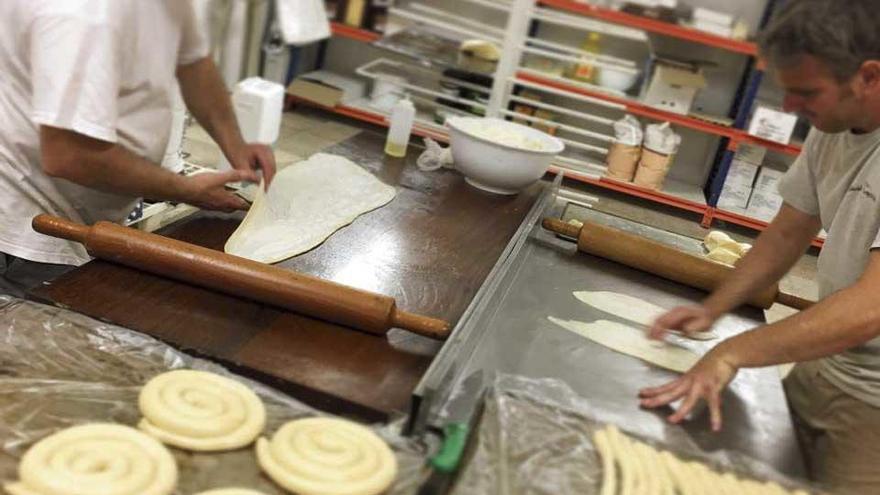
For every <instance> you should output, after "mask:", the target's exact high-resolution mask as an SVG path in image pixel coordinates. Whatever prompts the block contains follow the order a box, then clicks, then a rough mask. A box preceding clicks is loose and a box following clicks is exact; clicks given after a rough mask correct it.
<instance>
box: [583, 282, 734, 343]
mask: <svg viewBox="0 0 880 495" xmlns="http://www.w3.org/2000/svg"><path fill="white" fill-rule="evenodd" d="M573 295H574V297H575V298H577V300H578V301H580V302H582V303H584V304H586V305H588V306H591V307H594V308H596V309H598V310H599V311H604V312H605V313H608V314H612V315H614V316H619V317H620V318H623V319H625V320H629V321H631V322H633V323H638V324H639V325H644V326H649V325H651V324H652V323H654V321H655V320H656V319H657V318H659V317H660V316H661V315H662V314H663V313H666V311H667V310H666V309H665V308H661V307H660V306H657V305H656V304H653V303H650V302H648V301H644V300H642V299H638V298H635V297H633V296H630V295H627V294H621V293H619V292H609V291H579V292H574V293H573ZM677 335H681V336H683V337H687V338H691V339H694V340H711V339H716V338H718V334H716V333H715V332H712V331H707V332H696V333H692V334H686V333H684V332H681V333H677Z"/></svg>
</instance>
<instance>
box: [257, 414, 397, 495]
mask: <svg viewBox="0 0 880 495" xmlns="http://www.w3.org/2000/svg"><path fill="white" fill-rule="evenodd" d="M257 460H258V461H259V464H260V467H261V468H262V469H263V471H265V472H266V474H268V475H269V477H270V478H272V479H273V480H274V481H275V482H276V483H278V484H279V485H281V486H282V487H284V488H286V489H287V490H289V491H291V492H294V493H297V494H299V495H376V494H379V493H382V492H384V491H385V490H386V489H387V488H388V487H389V486H391V483H393V482H394V479H395V478H396V477H397V459H396V458H395V457H394V453H393V452H392V451H391V449H390V448H389V447H388V444H386V443H385V441H384V440H382V439H381V438H379V436H378V435H376V434H375V433H373V432H372V431H370V430H369V429H368V428H365V427H363V426H361V425H359V424H357V423H352V422H351V421H346V420H342V419H335V418H307V419H299V420H294V421H290V422H288V423H287V424H285V425H284V426H282V427H281V429H279V430H278V432H276V433H275V436H274V437H273V438H272V440H271V442H270V441H268V440H266V439H265V438H260V439H259V440H257Z"/></svg>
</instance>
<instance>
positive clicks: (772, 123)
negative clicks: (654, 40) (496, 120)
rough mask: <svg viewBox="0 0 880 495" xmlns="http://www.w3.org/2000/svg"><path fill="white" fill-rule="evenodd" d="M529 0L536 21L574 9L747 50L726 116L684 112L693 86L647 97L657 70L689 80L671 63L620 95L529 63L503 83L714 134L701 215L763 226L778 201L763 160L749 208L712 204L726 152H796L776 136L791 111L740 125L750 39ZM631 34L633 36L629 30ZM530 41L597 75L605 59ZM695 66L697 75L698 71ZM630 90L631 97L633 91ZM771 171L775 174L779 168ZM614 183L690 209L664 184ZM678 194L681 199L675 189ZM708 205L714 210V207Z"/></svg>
mask: <svg viewBox="0 0 880 495" xmlns="http://www.w3.org/2000/svg"><path fill="white" fill-rule="evenodd" d="M537 3H538V4H539V5H540V6H541V7H538V8H535V9H534V10H533V13H532V17H533V19H534V20H536V21H539V22H544V21H545V19H548V18H549V17H551V15H550V12H552V11H566V12H570V13H576V14H580V15H583V16H585V17H589V18H590V19H594V20H595V19H599V20H602V21H607V22H611V23H616V24H619V25H622V26H626V27H630V28H638V29H643V30H645V31H648V32H652V33H659V34H662V35H665V36H671V37H674V38H678V39H682V40H687V41H692V42H695V43H700V44H703V45H707V46H711V47H716V48H722V49H725V50H729V51H732V52H735V53H738V54H743V55H749V56H750V57H749V61H748V65H747V69H746V71H747V72H746V74H744V75H743V82H742V83H741V84H742V86H744V88H741V89H740V90H738V91H739V92H742V94H739V95H738V96H737V99H736V100H734V101H735V103H734V104H733V105H732V108H731V110H730V116H729V117H714V116H710V115H704V114H702V113H696V112H693V113H692V112H690V111H689V110H688V108H689V105H690V102H692V101H693V92H692V93H691V94H686V93H683V92H678V93H677V94H676V91H670V90H667V88H662V90H661V91H660V92H659V93H661V94H662V95H663V96H662V98H660V99H658V98H656V97H655V96H652V93H653V92H654V91H653V88H652V86H653V84H654V79H657V78H658V76H662V77H664V78H666V79H668V80H670V83H671V84H670V86H682V85H685V86H686V85H690V84H689V81H690V80H694V79H692V78H690V77H689V76H688V75H687V74H685V75H684V77H685V79H684V81H686V83H685V84H682V80H683V79H682V74H681V67H674V66H673V69H672V70H678V71H679V73H678V74H662V73H661V70H663V71H666V70H667V68H666V67H663V66H660V67H658V66H656V65H653V64H646V67H645V73H649V74H650V73H652V71H653V75H652V81H651V83H650V85H649V86H648V87H647V88H645V87H644V86H643V87H642V89H641V91H625V93H624V94H621V92H620V91H619V89H621V88H609V87H607V86H609V85H608V84H596V81H590V82H584V81H577V80H575V79H576V78H573V77H571V76H570V75H569V74H564V75H563V74H552V73H548V72H550V71H544V70H536V69H535V68H534V67H527V66H522V65H521V66H520V67H518V69H517V73H516V77H515V78H514V80H512V81H511V82H512V83H514V84H518V83H521V82H522V81H527V82H530V83H532V84H538V85H541V86H545V87H552V88H554V89H555V90H557V91H561V92H565V93H569V94H571V93H573V94H577V95H580V96H583V97H586V98H589V99H591V100H593V101H596V100H602V101H605V102H607V103H611V104H615V105H618V106H620V107H622V109H623V111H625V112H626V113H628V114H632V115H636V116H639V117H643V118H647V119H649V120H654V121H665V122H670V123H672V124H674V125H675V126H678V127H681V128H686V129H691V130H694V131H698V132H702V133H707V134H711V135H714V136H718V137H720V138H722V139H721V141H720V143H719V148H718V149H719V152H718V155H719V158H718V159H717V160H716V161H715V162H714V164H713V165H712V168H711V171H710V177H709V179H710V180H709V181H708V182H707V183H706V185H705V189H706V195H705V199H706V200H707V201H706V202H705V204H706V205H707V210H706V213H707V218H708V219H709V222H711V220H712V219H719V220H720V219H728V218H729V219H730V221H733V222H734V223H738V224H741V225H746V226H749V227H753V228H763V227H764V226H766V223H765V222H764V221H765V220H767V219H769V218H770V217H771V216H772V214H773V213H775V211H777V210H778V207H779V202H780V200H779V198H778V195H776V194H775V192H774V193H772V194H771V190H772V189H773V187H774V186H773V181H772V180H771V177H773V178H775V175H774V172H776V170H774V169H773V168H771V167H763V168H762V170H761V172H760V174H759V173H758V172H756V175H755V177H753V178H754V179H755V180H756V181H757V183H756V185H755V186H754V188H753V194H752V195H753V196H754V198H751V197H747V198H746V199H747V200H748V199H753V200H752V201H751V208H747V206H748V203H747V204H745V205H742V206H741V208H739V209H735V208H734V209H733V211H727V210H724V209H719V208H720V207H719V208H716V203H717V201H718V199H719V196H720V187H722V186H723V185H724V184H725V179H726V178H727V174H728V167H729V165H730V161H731V160H732V156H733V153H734V151H735V150H736V149H737V148H738V147H747V146H754V145H757V146H760V147H762V148H763V149H765V150H770V151H772V152H775V153H780V154H784V155H788V156H797V155H798V154H799V153H800V151H801V146H800V145H798V144H792V143H789V141H788V138H789V136H790V132H788V135H787V136H782V137H781V138H780V136H779V135H778V134H786V132H785V131H782V132H779V129H785V128H786V127H788V126H789V125H790V126H791V127H793V126H794V120H795V117H794V116H791V115H785V114H782V113H781V112H774V111H772V110H769V109H763V108H759V109H758V111H757V112H756V113H755V115H754V116H753V117H752V124H753V125H752V126H750V127H749V128H748V129H746V128H745V127H746V126H745V123H746V119H745V117H748V114H749V112H750V110H751V108H752V101H753V99H754V96H755V95H754V94H748V90H749V85H750V84H759V83H760V80H761V77H762V76H763V72H762V71H761V70H760V69H757V68H755V63H754V60H753V58H752V57H753V56H755V55H756V53H757V49H756V46H755V44H753V43H749V42H746V41H741V40H733V39H730V38H729V37H726V36H718V35H711V34H707V33H704V32H702V31H700V30H697V29H693V28H690V27H685V26H679V25H675V24H672V23H669V22H663V21H657V20H653V19H647V18H644V17H640V16H636V15H632V14H629V13H626V12H620V11H617V10H612V9H609V8H605V7H601V6H597V5H591V4H585V3H581V2H572V1H566V0H538V2H537ZM633 3H635V2H633ZM768 3H769V4H772V3H773V2H772V1H771V2H768ZM546 7H552V9H548V8H546ZM770 7H772V5H767V6H766V10H765V12H764V17H765V18H766V16H767V13H768V12H769V9H770ZM697 10H699V9H697ZM703 15H705V14H703ZM555 21H558V19H556V20H554V22H555ZM564 25H566V26H568V27H575V28H576V27H578V26H579V25H580V27H581V28H582V29H584V30H590V29H591V28H592V25H591V24H587V23H578V22H577V21H573V20H572V19H571V18H570V17H569V18H567V20H566V21H565V23H564ZM587 26H589V27H587ZM533 31H534V30H533ZM631 38H632V39H635V37H631ZM534 41H535V37H534V34H532V33H530V36H529V37H528V38H527V39H526V42H525V43H523V45H522V47H521V48H522V50H521V51H522V54H524V55H537V56H545V57H548V58H553V59H555V60H558V61H564V62H576V61H577V59H578V57H580V58H581V59H586V60H589V61H590V63H592V64H593V65H594V66H597V67H598V70H599V73H600V74H601V73H602V71H603V70H604V65H605V64H604V63H603V62H605V61H604V60H602V59H601V58H600V57H597V56H591V54H590V53H584V50H577V49H575V48H574V47H571V46H558V44H554V43H544V44H545V45H547V46H549V47H550V48H554V49H558V50H556V51H555V53H554V52H551V51H549V50H544V47H539V49H535V48H534V45H535V43H533V42H534ZM533 65H534V64H533ZM652 65H653V66H652ZM630 66H632V64H630ZM695 72H696V73H697V74H698V73H699V70H697V71H695ZM750 73H751V74H750ZM698 75H699V74H698ZM746 76H748V79H747V78H746ZM695 79H696V80H695V81H694V84H693V87H694V88H695V89H697V90H698V89H702V88H703V87H704V86H705V84H706V83H705V81H700V80H698V79H699V77H698V78H695ZM645 82H647V81H645ZM603 86H604V87H603ZM515 87H516V86H514V88H515ZM694 92H695V91H694ZM637 93H638V96H636V94H637ZM670 96H671V98H672V99H675V98H679V99H681V100H682V104H681V105H680V106H679V107H678V108H674V107H668V106H667V105H666V103H667V102H666V101H665V100H666V99H669V98H670ZM688 100H690V101H688ZM764 110H767V113H770V114H774V115H771V116H769V118H768V117H767V116H765V115H763V114H762V113H761V112H763V111H764ZM765 120H767V121H768V124H767V125H766V127H767V128H768V129H769V132H768V131H767V129H765V130H762V129H760V125H759V126H757V127H758V129H757V130H756V129H755V127H756V126H755V124H756V123H758V124H760V123H762V122H764V121H765ZM788 120H790V122H787V121H788ZM560 128H562V127H560ZM722 150H730V151H729V153H725V154H724V155H722V154H721V151H722ZM777 170H778V168H777ZM779 173H780V174H781V173H782V172H779ZM734 175H735V174H734ZM736 180H737V179H736V178H735V176H734V177H733V178H732V179H731V182H732V183H735V182H736ZM765 183H766V184H768V185H767V187H766V188H765V187H764V186H763V185H762V184H765ZM600 185H604V184H600ZM619 189H620V190H621V191H622V192H626V193H628V194H633V193H636V194H634V195H637V196H640V197H645V198H646V199H656V200H657V201H658V202H661V203H665V204H673V205H675V206H677V207H679V208H683V209H687V210H690V211H695V209H694V208H692V206H693V204H689V203H686V202H681V201H675V198H670V197H669V196H676V194H674V193H673V194H669V193H671V192H672V191H670V190H666V191H663V192H658V196H657V197H656V198H653V197H651V194H650V193H649V194H647V195H645V194H637V193H639V192H641V193H644V191H638V190H637V188H635V190H632V191H627V190H626V188H625V187H622V188H619ZM750 192H751V191H750ZM664 193H665V197H664ZM678 199H683V198H681V197H680V196H678ZM676 203H678V204H676ZM716 212H717V214H715V213H716ZM749 215H753V216H754V218H752V217H750V216H749Z"/></svg>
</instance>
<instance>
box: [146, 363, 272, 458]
mask: <svg viewBox="0 0 880 495" xmlns="http://www.w3.org/2000/svg"><path fill="white" fill-rule="evenodd" d="M138 405H139V406H140V410H141V414H143V415H144V419H142V420H141V422H140V424H139V425H138V427H139V428H140V429H141V430H143V431H145V432H146V433H149V434H150V435H152V436H153V437H155V438H157V439H159V440H161V441H162V442H164V443H166V444H168V445H173V446H175V447H180V448H182V449H187V450H194V451H203V452H207V451H222V450H232V449H237V448H241V447H245V446H247V445H250V444H251V443H252V442H253V441H254V439H256V438H257V437H258V436H259V435H260V434H261V433H262V432H263V428H264V427H265V426H266V409H265V407H264V406H263V402H262V401H261V400H260V398H259V397H257V394H255V393H254V392H253V391H252V390H251V389H249V388H248V387H246V386H245V385H242V384H241V383H239V382H237V381H235V380H232V379H230V378H226V377H224V376H220V375H216V374H214V373H208V372H206V371H195V370H175V371H170V372H168V373H163V374H161V375H158V376H156V377H154V378H153V379H152V380H150V381H149V382H147V384H146V385H145V386H144V388H143V389H141V393H140V397H139V398H138Z"/></svg>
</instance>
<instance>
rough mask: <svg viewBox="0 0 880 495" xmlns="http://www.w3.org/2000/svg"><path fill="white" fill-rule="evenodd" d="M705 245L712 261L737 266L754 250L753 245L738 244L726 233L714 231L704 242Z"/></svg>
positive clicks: (708, 256)
mask: <svg viewBox="0 0 880 495" xmlns="http://www.w3.org/2000/svg"><path fill="white" fill-rule="evenodd" d="M703 245H704V246H706V250H707V251H708V252H709V254H707V255H706V257H707V258H709V259H710V260H712V261H717V262H719V263H724V264H725V265H731V266H733V265H735V264H736V262H737V261H739V260H740V258H742V257H743V256H745V255H746V253H748V252H749V250H750V249H752V245H751V244H748V243H745V242H736V241H735V240H733V238H731V237H730V236H729V235H727V234H725V233H724V232H720V231H717V230H713V231H712V232H709V235H707V236H706V238H705V239H704V240H703Z"/></svg>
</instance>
